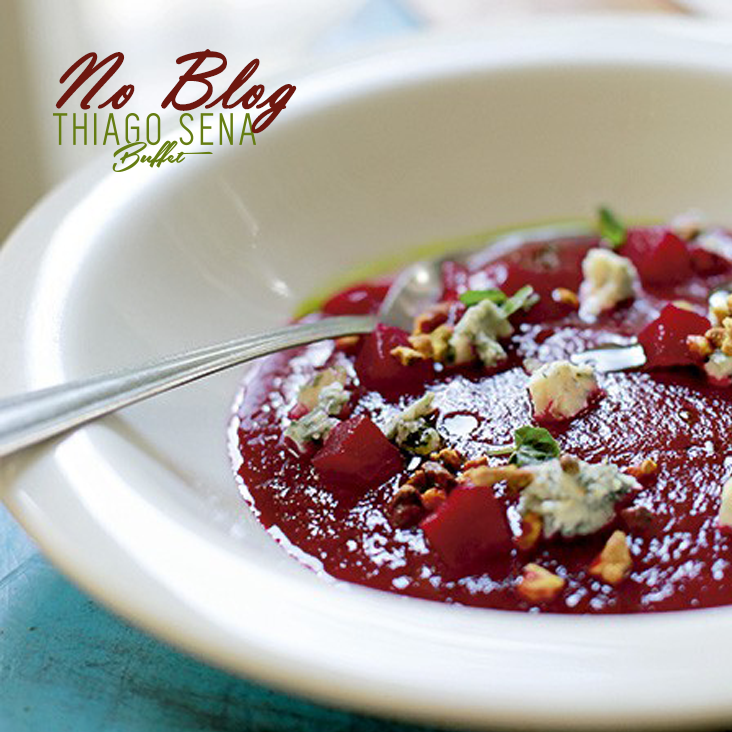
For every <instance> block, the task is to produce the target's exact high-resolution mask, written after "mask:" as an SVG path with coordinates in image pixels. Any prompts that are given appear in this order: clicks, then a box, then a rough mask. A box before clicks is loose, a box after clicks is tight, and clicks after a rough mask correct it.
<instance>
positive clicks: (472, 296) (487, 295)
mask: <svg viewBox="0 0 732 732" xmlns="http://www.w3.org/2000/svg"><path fill="white" fill-rule="evenodd" d="M483 300H490V301H491V302H492V303H495V304H496V305H503V303H504V302H506V300H508V297H506V295H505V294H504V293H503V292H501V290H497V289H492V290H468V291H467V292H463V294H462V295H460V302H461V303H462V304H463V305H466V306H467V307H472V306H473V305H477V304H478V303H479V302H483Z"/></svg>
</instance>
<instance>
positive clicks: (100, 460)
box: [0, 19, 732, 728]
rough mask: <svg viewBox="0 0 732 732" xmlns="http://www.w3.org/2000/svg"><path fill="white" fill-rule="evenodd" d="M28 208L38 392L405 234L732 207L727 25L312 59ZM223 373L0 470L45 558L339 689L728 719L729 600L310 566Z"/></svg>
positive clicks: (122, 605)
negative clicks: (382, 584) (530, 587)
mask: <svg viewBox="0 0 732 732" xmlns="http://www.w3.org/2000/svg"><path fill="white" fill-rule="evenodd" d="M110 158H111V156H109V155H108V156H105V158H104V159H103V160H101V161H100V162H99V164H97V165H95V166H93V167H92V168H90V169H88V170H87V171H85V172H84V173H83V174H82V175H80V176H78V177H77V178H75V179H73V180H72V181H70V182H69V183H68V184H67V185H65V186H63V187H62V188H60V189H59V190H57V191H56V192H55V193H54V194H52V195H51V196H50V197H49V198H48V199H47V200H46V201H44V202H43V203H42V204H41V205H40V206H39V207H38V208H37V209H36V210H35V211H34V212H33V213H32V214H31V215H30V216H29V217H28V219H27V220H26V221H25V223H24V224H23V225H22V226H21V227H20V228H19V229H18V230H17V231H16V233H15V234H14V235H13V237H12V238H11V240H10V241H9V242H8V243H7V245H6V247H5V249H4V251H3V252H2V256H1V257H0V312H1V313H2V314H3V317H2V324H1V325H0V341H1V342H2V343H3V358H2V360H0V384H2V390H3V392H5V393H8V394H9V393H13V392H17V391H20V390H24V389H31V388H38V387H43V386H48V385H51V384H53V383H56V382H60V381H62V380H65V379H70V378H73V377H79V376H83V375H86V374H92V373H94V372H96V371H98V370H102V369H108V368H111V367H116V366H121V365H127V364H134V363H137V362H140V361H143V360H145V359H148V358H151V357H155V356H158V355H162V354H167V353H170V352H175V351H179V350H181V349H184V348H186V347H189V346H194V345H200V344H206V343H210V342H215V341H217V340H221V339H225V338H229V337H233V336H236V335H241V334H242V333H246V332H249V331H255V330H259V329H262V328H266V327H269V326H274V325H276V324H278V323H281V322H283V321H284V320H285V319H286V318H287V317H288V314H289V313H290V312H291V311H292V310H293V309H294V307H295V305H296V303H297V302H298V301H299V300H300V299H301V298H303V297H305V296H306V295H308V294H310V293H311V292H312V291H313V290H316V289H317V288H318V287H319V286H320V285H323V284H324V283H327V282H328V281H329V280H330V279H332V278H333V277H336V276H338V275H340V274H342V273H343V271H344V270H348V269H349V268H351V267H353V266H355V265H357V264H359V263H363V262H368V261H369V260H372V259H375V258H376V259H378V258H382V257H384V256H385V255H388V254H391V253H393V252H394V251H395V250H399V249H402V250H403V249H404V248H405V247H406V246H408V245H410V244H416V243H422V242H425V241H429V240H434V239H439V238H443V237H451V236H456V235H460V234H466V233H470V232H476V231H479V230H483V229H489V228H492V227H498V226H505V225H510V224H520V223H523V222H527V221H536V220H541V219H547V218H557V217H563V216H577V215H580V216H589V215H591V213H592V211H593V210H594V208H595V206H596V204H598V202H609V203H612V205H613V206H615V207H617V209H618V210H619V211H622V212H623V213H624V214H626V215H630V216H667V215H670V214H673V213H675V212H678V211H680V210H683V209H686V208H688V207H691V206H696V207H700V208H703V209H704V210H705V211H707V212H708V213H709V215H710V217H711V218H712V219H714V220H717V221H722V222H725V223H727V224H730V223H732V215H731V214H732V211H731V209H730V187H729V179H730V171H731V170H732V32H730V30H729V28H721V27H720V26H714V27H713V26H710V25H704V24H693V25H692V24H682V23H676V22H661V21H651V20H646V21H643V22H635V23H629V22H620V21H615V20H611V19H603V20H601V21H592V22H589V21H588V22H580V21H577V20H563V21H561V22H558V23H553V24H546V23H545V24H543V25H539V26H526V25H522V26H513V27H507V28H502V29H496V30H493V31H486V32H484V33H482V34H475V35H473V36H469V37H466V36H461V37H459V38H455V37H451V38H442V39H428V40H424V41H420V42H417V43H416V44H414V45H412V46H409V47H393V48H390V49H386V50H385V51H384V52H383V53H382V54H380V55H378V56H376V57H373V58H367V59H361V60H353V61H351V62H349V63H347V64H343V65H341V66H339V67H338V68H334V69H330V70H321V71H316V72H313V73H311V74H309V75H305V76H304V78H302V79H300V80H299V81H298V91H297V93H296V95H295V96H294V97H293V100H292V101H291V103H290V105H289V107H288V109H287V110H286V111H285V112H284V113H283V114H282V115H281V116H280V118H279V119H278V120H277V121H276V123H275V124H274V125H273V126H272V127H271V128H270V129H269V130H268V131H267V132H266V133H264V134H262V135H260V136H259V138H258V140H257V145H256V147H243V148H241V149H239V148H237V147H234V148H231V149H226V148H223V149H216V152H215V154H214V155H212V156H210V157H209V156H206V158H203V156H201V158H198V159H196V158H191V159H189V160H187V161H186V162H185V163H184V164H181V165H177V166H169V169H168V170H166V169H160V170H154V171H151V170H149V169H145V170H141V169H140V168H139V166H138V168H136V169H135V170H132V171H129V172H126V173H124V174H114V173H109V167H110ZM241 376H242V374H241V371H234V372H231V373H227V374H223V375H220V376H217V377H215V378H210V379H208V380H206V381H204V382H201V383H199V384H197V385H194V386H190V387H187V388H185V389H181V390H178V391H176V392H173V393H171V394H169V395H166V396H163V397H159V398H157V399H155V400H153V401H151V402H149V403H146V404H143V405H139V406H137V407H135V408H131V409H129V410H127V411H126V412H124V414H122V415H119V416H115V417H112V418H109V419H106V420H105V421H104V422H101V423H99V424H95V425H93V426H90V427H88V428H86V429H84V430H81V431H79V432H77V433H75V434H73V435H72V436H70V437H68V438H66V439H64V440H62V441H58V442H56V443H54V444H51V445H48V446H44V447H43V448H41V449H38V450H36V451H33V452H30V453H28V454H26V455H24V456H23V457H22V458H18V459H14V460H10V461H6V463H5V465H3V474H4V486H3V497H4V499H5V501H6V502H7V504H8V505H9V507H10V509H11V510H12V512H13V513H14V514H15V516H17V517H18V519H19V520H20V521H21V523H22V524H23V526H25V527H26V529H27V530H28V531H29V532H30V534H31V535H32V536H33V537H35V538H36V539H37V540H38V542H39V543H40V545H41V546H42V548H43V549H44V551H45V552H46V553H47V555H48V556H49V557H50V558H51V559H52V560H53V561H54V562H55V563H56V564H57V565H58V566H59V567H60V568H61V569H62V570H63V571H64V572H66V573H67V574H68V575H69V576H70V577H71V578H72V579H73V580H74V581H76V582H77V583H78V584H79V585H81V586H82V587H83V588H85V589H86V590H87V591H88V592H89V593H91V594H92V595H93V596H95V597H96V598H98V599H100V600H101V601H103V602H104V603H105V604H106V605H108V606H109V607H110V608H112V609H113V610H115V611H116V612H118V613H119V614H120V615H122V616H124V617H126V618H128V619H129V620H131V621H133V622H135V623H137V624H138V625H140V626H142V627H143V628H146V629H147V630H149V631H150V632H152V633H154V634H156V635H158V636H160V637H162V638H164V639H166V640H168V641H170V642H172V643H174V644H176V645H178V646H180V647H182V648H185V649H187V650H189V651H191V652H193V653H195V654H197V655H199V656H201V657H202V658H204V659H207V660H209V661H211V662H213V663H216V664H219V665H221V666H223V667H226V668H228V669H231V670H233V671H235V672H237V673H241V674H244V675H248V676H251V677H253V678H256V679H259V680H261V681H263V682H265V683H268V684H272V685H274V686H277V687H280V688H283V689H287V690H289V691H293V692H297V693H299V694H303V695H305V696H308V697H312V698H314V699H318V700H321V701H325V702H330V703H334V704H338V705H342V706H344V707H348V708H353V709H360V710H371V711H377V712H383V713H386V714H389V715H396V716H402V717H410V718H417V719H423V720H429V721H432V722H442V723H457V722H461V723H474V724H479V725H480V724H490V725H500V724H511V725H513V724H517V725H527V726H533V727H544V726H548V725H559V726H562V727H564V728H567V727H577V726H581V725H586V724H592V725H595V726H608V727H617V726H618V725H621V724H628V723H634V724H638V725H651V724H655V725H666V726H668V725H670V724H683V723H690V722H699V721H717V722H720V721H725V720H726V721H727V722H729V721H730V720H732V695H731V694H730V693H729V688H730V682H729V665H730V659H732V608H729V609H719V610H706V611H695V612H687V613H678V614H667V615H653V616H627V617H558V616H557V617H553V616H537V615H523V614H512V613H502V612H493V611H487V610H477V609H470V608H460V607H450V606H447V605H439V604H433V603H429V602H423V601H419V600H413V599H405V598H399V597H395V596H391V595H387V594H381V593H378V592H375V591H370V590H367V589H364V588H360V587H355V586H346V585H341V584H338V583H332V582H328V581H325V580H323V579H322V578H320V577H318V576H316V575H315V574H314V573H311V572H310V571H308V570H306V569H304V568H303V567H301V566H300V565H299V564H297V563H296V562H295V561H293V560H292V559H290V558H289V557H288V556H286V555H285V554H284V552H283V551H282V550H281V549H280V548H279V547H278V546H277V545H276V544H275V543H274V541H272V540H271V539H270V538H269V537H268V536H267V535H266V534H265V533H264V531H263V530H262V529H261V528H260V527H259V526H258V525H257V523H256V521H254V520H253V518H252V517H251V515H250V514H249V513H248V512H247V510H246V509H245V507H244V505H243V503H242V501H241V500H240V498H239V496H238V494H237V489H236V486H235V483H234V480H233V478H232V471H231V469H230V466H229V457H228V455H227V439H226V432H227V422H228V419H229V414H230V406H231V401H232V399H233V397H234V394H235V391H236V389H237V385H238V383H239V381H240V379H241Z"/></svg>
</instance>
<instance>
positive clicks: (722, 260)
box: [689, 244, 732, 277]
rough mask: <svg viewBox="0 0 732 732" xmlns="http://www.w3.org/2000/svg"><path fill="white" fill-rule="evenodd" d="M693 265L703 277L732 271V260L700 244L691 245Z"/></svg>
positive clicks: (690, 252)
mask: <svg viewBox="0 0 732 732" xmlns="http://www.w3.org/2000/svg"><path fill="white" fill-rule="evenodd" d="M689 254H690V255H691V266H692V267H693V269H694V271H695V272H698V273H699V274H700V275H702V276H703V277H710V276H712V275H720V274H724V273H725V272H730V271H732V261H730V260H729V259H727V258H726V257H724V256H722V255H721V254H718V253H716V252H711V251H709V249H705V248H704V247H702V246H699V245H698V244H692V245H691V246H690V247H689Z"/></svg>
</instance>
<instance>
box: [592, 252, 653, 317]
mask: <svg viewBox="0 0 732 732" xmlns="http://www.w3.org/2000/svg"><path fill="white" fill-rule="evenodd" d="M582 275H583V277H584V279H583V280H582V285H581V286H580V290H579V300H580V309H579V312H580V316H581V317H582V318H583V319H584V320H586V321H593V320H594V319H595V318H597V316H598V315H600V314H601V313H604V312H605V311H606V310H612V309H613V308H614V307H615V306H616V305H618V304H619V303H621V302H623V300H628V299H630V298H632V297H635V295H636V292H637V290H638V286H639V282H640V279H639V277H638V270H637V269H636V268H635V265H634V264H633V263H632V262H631V261H630V260H629V259H628V258H627V257H621V256H620V255H619V254H615V252H611V251H610V250H609V249H599V248H597V249H590V251H589V252H587V255H586V256H585V258H584V259H583V260H582Z"/></svg>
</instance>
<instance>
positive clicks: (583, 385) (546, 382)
mask: <svg viewBox="0 0 732 732" xmlns="http://www.w3.org/2000/svg"><path fill="white" fill-rule="evenodd" d="M599 389H600V387H599V386H598V384H597V378H596V376H595V371H594V369H593V368H592V366H589V365H583V366H575V365H574V364H572V363H570V362H569V361H553V362H552V363H547V364H544V365H543V366H542V367H541V368H539V369H537V370H536V371H535V372H534V373H533V374H532V375H531V378H530V379H529V394H530V396H531V401H532V403H533V405H534V414H535V415H536V416H537V417H540V418H541V417H544V418H551V419H556V420H563V419H571V418H572V417H574V416H576V415H577V414H579V413H580V412H581V411H582V410H583V409H586V408H587V406H588V405H589V403H590V399H591V398H592V397H593V396H594V395H595V394H597V392H598V391H599Z"/></svg>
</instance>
